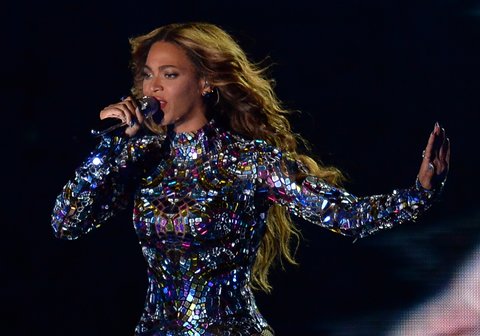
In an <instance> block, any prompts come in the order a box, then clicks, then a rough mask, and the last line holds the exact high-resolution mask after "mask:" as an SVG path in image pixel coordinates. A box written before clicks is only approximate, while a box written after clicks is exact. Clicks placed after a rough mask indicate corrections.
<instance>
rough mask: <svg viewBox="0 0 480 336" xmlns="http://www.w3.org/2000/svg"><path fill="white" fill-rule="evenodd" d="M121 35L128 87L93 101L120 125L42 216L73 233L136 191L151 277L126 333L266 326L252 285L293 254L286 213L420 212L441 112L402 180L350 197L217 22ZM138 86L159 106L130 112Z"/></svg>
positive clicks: (137, 224)
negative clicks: (121, 94)
mask: <svg viewBox="0 0 480 336" xmlns="http://www.w3.org/2000/svg"><path fill="white" fill-rule="evenodd" d="M130 43H131V50H132V62H131V66H132V71H133V88H132V98H127V99H125V100H122V101H120V102H117V103H114V104H112V105H109V106H107V107H106V108H104V109H103V110H102V111H101V112H100V119H107V118H114V119H118V121H119V123H121V124H125V125H126V127H125V128H124V130H123V132H122V134H117V133H115V134H110V133H108V132H107V133H106V134H104V135H103V136H101V137H99V143H98V146H97V147H96V148H95V149H94V150H93V151H92V152H91V153H90V155H88V156H87V157H86V159H85V161H84V162H83V163H81V164H80V165H79V167H78V168H77V169H76V171H75V174H74V175H73V176H72V178H71V180H70V181H68V182H67V183H66V185H65V186H64V187H63V189H62V190H61V192H60V194H59V195H58V197H57V198H56V201H55V204H54V208H53V213H52V217H51V219H52V226H53V230H54V234H55V235H56V236H57V237H58V238H65V239H76V238H79V237H80V236H82V235H84V234H86V233H88V232H90V231H91V230H93V229H96V228H98V227H100V226H101V225H103V224H104V223H107V222H109V221H111V220H113V219H112V217H114V216H115V214H116V213H118V211H120V210H123V209H125V208H126V207H127V205H128V204H129V202H128V200H129V198H131V197H133V198H134V204H133V226H134V228H135V230H136V233H137V235H138V239H139V242H140V245H141V248H142V252H143V255H144V257H145V259H146V261H147V265H148V267H147V274H148V281H149V285H148V291H147V294H146V300H145V307H144V310H143V314H142V315H141V316H140V317H139V322H138V325H137V327H136V329H135V331H134V334H135V335H137V336H140V335H142V336H146V335H152V336H153V335H274V331H273V330H272V328H271V327H270V326H269V324H268V322H267V321H266V320H265V318H264V317H263V316H262V314H261V313H260V311H259V310H258V309H257V306H256V304H255V297H254V290H263V291H266V292H269V291H270V290H271V286H270V284H269V281H268V271H269V268H270V266H271V265H272V263H273V262H274V261H275V260H278V258H283V259H284V260H286V261H288V262H291V263H295V262H296V261H295V258H294V253H293V252H292V251H291V248H290V244H291V242H292V239H298V238H299V232H298V228H296V227H295V225H294V223H293V221H292V219H291V218H295V217H297V218H303V219H305V220H306V221H309V222H311V223H313V224H315V225H318V226H319V227H322V228H325V229H328V230H331V231H334V232H336V233H339V234H342V235H345V236H350V237H360V238H361V237H365V236H368V235H371V234H373V233H376V232H378V231H380V230H383V229H388V228H391V227H394V226H397V225H399V224H401V223H404V222H409V221H412V220H414V219H416V218H418V217H419V216H420V215H421V214H422V213H424V212H425V211H426V210H427V209H428V208H429V207H430V206H431V205H432V204H433V203H434V202H435V200H437V199H438V195H439V194H440V193H441V192H442V190H443V186H444V183H445V180H446V177H447V173H448V169H449V157H450V143H449V140H448V138H447V137H446V132H445V130H444V129H443V128H442V127H441V126H440V125H439V124H438V123H435V126H434V128H433V131H432V132H431V133H430V135H429V137H428V140H427V141H426V145H425V150H424V152H423V158H419V161H420V160H421V163H420V167H419V171H418V175H417V176H416V179H415V178H412V185H411V186H410V187H405V188H398V189H395V190H393V191H392V193H390V194H383V195H373V196H365V197H357V196H354V195H352V194H350V193H349V192H347V191H346V190H344V189H343V188H342V187H341V182H342V181H344V180H343V174H342V172H341V171H339V170H338V169H336V168H335V167H330V166H326V165H323V164H321V163H319V162H316V161H315V160H314V159H313V158H312V157H311V156H310V155H307V154H303V153H302V154H301V153H300V150H299V149H298V148H299V147H298V144H299V141H300V140H301V138H300V137H299V136H297V135H296V134H294V133H293V132H292V131H291V128H290V123H289V121H288V115H289V113H290V111H289V110H288V109H286V108H285V107H283V104H282V102H281V101H280V100H279V99H278V98H277V96H276V94H275V92H274V89H273V86H272V80H271V79H270V78H268V76H267V75H266V72H265V68H263V67H260V66H258V65H256V64H255V63H253V62H252V61H250V60H249V59H248V58H247V56H246V54H245V52H244V51H243V50H242V49H241V48H240V46H239V45H238V44H237V43H236V42H235V41H234V39H233V38H232V37H231V36H230V35H229V34H228V33H227V32H226V31H224V30H223V29H221V28H220V27H218V26H216V25H213V24H209V23H184V24H169V25H166V26H162V27H160V28H157V29H155V30H153V31H151V32H149V33H147V34H145V35H142V36H138V37H135V38H131V39H130ZM144 96H149V97H153V98H155V99H156V100H157V101H158V103H159V106H160V109H161V111H162V112H163V114H162V116H163V118H161V119H160V118H157V119H156V120H154V118H146V117H145V116H144V114H142V113H141V111H140V109H139V108H138V107H137V104H136V102H135V101H136V99H140V97H144ZM159 119H160V120H159ZM133 121H134V122H133ZM132 333H133V330H132Z"/></svg>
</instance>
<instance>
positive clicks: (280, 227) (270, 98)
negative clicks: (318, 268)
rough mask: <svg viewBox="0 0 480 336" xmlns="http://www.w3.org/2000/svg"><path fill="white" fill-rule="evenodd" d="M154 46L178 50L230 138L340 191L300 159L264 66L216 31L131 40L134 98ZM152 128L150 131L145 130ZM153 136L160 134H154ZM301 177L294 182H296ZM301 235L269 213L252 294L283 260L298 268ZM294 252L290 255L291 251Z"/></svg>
mask: <svg viewBox="0 0 480 336" xmlns="http://www.w3.org/2000/svg"><path fill="white" fill-rule="evenodd" d="M158 41H164V42H169V43H173V44H175V45H177V46H179V47H181V48H182V49H183V50H184V51H185V52H186V53H187V56H188V57H189V59H190V60H191V61H192V63H193V64H194V66H195V68H196V70H197V74H198V75H199V76H203V77H205V78H206V79H207V80H208V82H209V83H210V85H211V86H212V87H214V88H215V90H216V92H215V95H218V97H216V98H218V99H216V98H214V100H216V102H215V103H214V104H209V111H208V113H210V114H211V115H212V116H213V117H214V118H215V120H217V121H219V122H221V123H222V124H223V125H224V126H226V127H228V128H230V129H231V130H233V131H234V132H237V133H239V134H242V135H244V136H247V137H249V138H252V139H263V140H265V141H266V142H267V143H269V144H271V145H274V146H276V147H277V148H279V149H280V150H282V151H283V152H285V153H288V155H289V156H290V157H291V158H293V159H294V160H297V161H300V162H301V164H302V165H303V166H304V167H305V168H306V169H307V171H308V174H312V175H315V176H318V177H320V178H322V179H324V180H326V181H328V182H329V183H331V184H334V185H339V184H340V183H341V182H342V181H343V180H344V177H343V175H342V173H341V172H340V171H339V170H338V169H337V168H335V167H329V166H324V165H323V164H321V163H320V162H319V160H315V159H314V158H313V157H312V156H311V155H308V154H301V153H300V150H299V148H300V145H304V146H303V148H305V149H306V150H307V152H308V150H309V146H308V143H307V142H306V141H305V139H303V138H302V137H301V136H300V135H298V134H296V133H294V132H293V131H292V129H291V126H290V122H289V121H288V118H287V117H288V115H289V114H291V113H292V112H293V111H290V110H288V109H286V108H284V107H283V106H282V105H283V104H282V103H281V101H280V100H279V98H278V97H277V95H276V94H275V92H274V84H275V82H274V80H273V79H271V78H269V77H268V76H267V70H268V68H269V67H268V66H262V65H261V63H255V62H252V61H250V60H249V59H248V57H247V55H246V53H245V52H244V51H243V50H242V49H241V48H240V46H239V44H238V43H237V42H236V41H235V40H234V39H233V38H232V36H231V35H229V34H228V33H227V32H226V31H225V30H223V29H222V28H220V27H219V26H217V25H214V24H210V23H203V22H192V23H180V24H179V23H175V24H169V25H166V26H162V27H160V28H157V29H155V30H153V31H151V32H150V33H148V34H145V35H141V36H138V37H134V38H131V39H130V40H129V42H130V45H131V52H132V60H131V68H132V71H133V78H134V84H133V87H132V93H133V95H134V96H136V97H140V96H142V81H143V67H144V65H145V62H146V58H147V54H148V51H149V49H150V47H151V45H152V44H153V43H155V42H158ZM149 127H150V128H153V125H149ZM157 131H159V130H158V129H157ZM303 177H304V176H296V180H297V182H299V181H301V179H302V178H303ZM299 239H300V231H299V230H298V229H297V228H296V227H295V226H294V224H293V223H292V220H291V218H290V216H289V214H288V213H287V211H286V209H285V208H284V207H282V206H280V205H273V206H271V207H270V209H269V211H268V217H267V225H266V231H265V235H264V237H263V239H262V241H261V243H260V247H259V251H258V253H257V257H256V260H255V263H254V266H253V270H252V279H251V280H252V288H254V289H261V290H263V291H265V292H267V293H269V292H270V291H271V289H272V287H271V285H270V284H269V281H268V274H269V270H270V268H271V266H272V264H274V262H275V261H278V262H279V263H280V264H281V265H282V267H283V266H284V265H283V261H282V260H283V259H284V260H286V261H288V262H289V263H291V264H294V265H296V264H297V262H296V261H295V256H294V254H295V253H294V251H295V250H296V248H295V249H292V240H295V241H296V247H298V243H299ZM292 250H293V251H292Z"/></svg>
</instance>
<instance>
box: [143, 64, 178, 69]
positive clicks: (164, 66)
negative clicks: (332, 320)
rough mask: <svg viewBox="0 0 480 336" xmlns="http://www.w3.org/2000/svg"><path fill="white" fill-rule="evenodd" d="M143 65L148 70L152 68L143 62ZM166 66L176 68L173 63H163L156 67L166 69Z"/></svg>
mask: <svg viewBox="0 0 480 336" xmlns="http://www.w3.org/2000/svg"><path fill="white" fill-rule="evenodd" d="M143 67H144V68H146V69H148V70H152V68H150V67H149V66H148V65H146V64H145V65H144V66H143ZM167 68H177V69H178V67H177V66H176V65H173V64H165V65H162V66H159V67H158V70H165V69H167Z"/></svg>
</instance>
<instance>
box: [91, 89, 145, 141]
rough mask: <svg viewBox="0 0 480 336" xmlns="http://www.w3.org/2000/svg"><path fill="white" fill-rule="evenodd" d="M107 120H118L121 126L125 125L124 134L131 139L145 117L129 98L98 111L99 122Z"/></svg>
mask: <svg viewBox="0 0 480 336" xmlns="http://www.w3.org/2000/svg"><path fill="white" fill-rule="evenodd" d="M107 118H116V119H119V120H120V121H121V122H122V123H123V124H125V125H127V127H126V128H125V134H126V135H127V136H128V137H132V136H134V135H135V134H137V132H138V130H139V129H140V125H141V124H142V123H143V121H144V119H145V117H144V116H143V114H142V113H141V112H140V110H139V108H138V107H137V105H136V104H135V102H134V101H133V99H132V98H131V97H127V98H125V99H123V100H122V101H121V102H118V103H115V104H111V105H108V106H107V107H105V108H104V109H103V110H101V111H100V120H104V119H107Z"/></svg>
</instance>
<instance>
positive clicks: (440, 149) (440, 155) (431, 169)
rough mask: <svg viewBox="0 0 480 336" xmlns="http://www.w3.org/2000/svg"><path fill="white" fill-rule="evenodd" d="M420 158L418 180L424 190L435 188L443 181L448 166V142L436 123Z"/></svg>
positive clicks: (443, 131)
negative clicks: (421, 158)
mask: <svg viewBox="0 0 480 336" xmlns="http://www.w3.org/2000/svg"><path fill="white" fill-rule="evenodd" d="M422 156H423V160H422V164H421V165H420V170H419V172H418V180H419V182H420V183H421V185H422V187H424V188H425V189H432V188H436V187H438V186H439V184H440V183H442V182H443V181H445V179H446V177H447V174H448V169H449V165H450V140H449V139H448V138H447V136H446V134H445V129H444V128H442V127H440V125H439V124H438V122H437V123H435V127H434V128H433V132H432V133H431V134H430V137H429V138H428V143H427V147H426V148H425V150H424V151H423V154H422Z"/></svg>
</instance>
